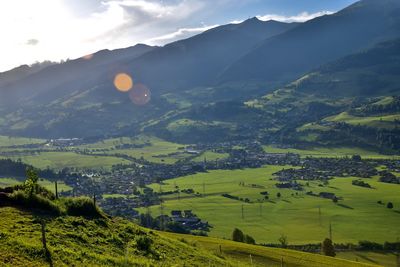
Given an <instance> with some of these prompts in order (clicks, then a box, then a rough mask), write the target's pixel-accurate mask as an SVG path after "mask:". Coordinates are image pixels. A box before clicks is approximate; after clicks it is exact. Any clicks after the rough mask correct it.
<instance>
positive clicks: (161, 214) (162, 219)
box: [160, 202, 164, 231]
mask: <svg viewBox="0 0 400 267" xmlns="http://www.w3.org/2000/svg"><path fill="white" fill-rule="evenodd" d="M160 224H161V225H160V228H161V229H160V230H161V231H164V206H163V204H162V202H160Z"/></svg>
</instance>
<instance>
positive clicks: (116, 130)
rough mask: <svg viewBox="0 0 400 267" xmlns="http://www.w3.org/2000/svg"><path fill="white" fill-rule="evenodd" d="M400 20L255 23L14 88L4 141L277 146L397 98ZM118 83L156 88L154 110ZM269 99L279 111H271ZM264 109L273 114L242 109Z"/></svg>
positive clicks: (29, 78)
mask: <svg viewBox="0 0 400 267" xmlns="http://www.w3.org/2000/svg"><path fill="white" fill-rule="evenodd" d="M398 14H400V1H397V0H396V1H394V0H379V1H378V0H363V1H360V2H357V3H356V4H353V5H351V6H350V7H347V8H345V9H343V10H342V11H339V12H338V13H336V14H333V15H327V16H323V17H319V18H315V19H313V20H310V21H308V22H305V23H299V24H298V23H292V24H287V23H282V22H276V21H266V22H265V21H260V20H258V19H257V18H252V19H249V20H246V21H244V22H242V23H239V24H229V25H224V26H220V27H216V28H213V29H210V30H208V31H206V32H204V33H202V34H199V35H196V36H193V37H191V38H188V39H185V40H181V41H177V42H173V43H171V44H168V45H166V46H164V47H150V46H146V45H137V46H134V47H131V48H127V49H119V50H115V51H108V50H102V51H99V52H97V53H95V54H93V55H88V56H85V57H83V58H79V59H76V60H71V61H68V62H66V63H63V64H57V65H54V66H49V67H47V68H44V69H42V70H40V71H38V72H35V73H33V74H29V75H25V76H21V79H20V80H18V81H15V82H12V83H9V84H8V85H7V86H1V81H0V94H1V98H0V133H2V134H8V135H14V134H19V135H29V136H38V137H48V138H52V137H77V136H78V137H93V136H106V135H116V136H118V135H134V134H137V133H139V132H143V131H151V133H152V134H159V135H163V136H162V137H164V138H170V139H173V138H178V137H179V136H181V137H182V138H184V139H182V140H184V141H185V142H190V138H193V137H194V136H195V135H196V138H197V137H198V138H200V139H202V140H203V139H204V138H206V139H207V138H208V136H210V138H211V139H213V138H214V139H215V140H217V139H218V140H223V139H224V138H253V137H257V138H262V139H264V140H272V141H274V142H276V140H281V139H282V138H280V137H279V136H277V135H278V134H279V129H280V128H282V127H285V128H287V129H291V126H293V125H290V124H293V123H298V122H304V123H306V122H308V121H310V120H318V119H322V118H324V116H326V115H334V113H335V112H337V111H340V110H341V109H342V108H343V106H342V104H343V103H346V104H348V103H351V102H352V100H351V98H357V97H359V98H360V101H361V102H362V101H366V98H368V97H380V96H387V95H388V94H398V93H399V90H398V88H397V87H396V86H397V81H398V77H399V73H398V72H397V71H396V70H397V69H399V68H398V63H397V62H398V56H397V55H398V49H399V47H398V42H399V41H398V40H399V39H400V16H397V15H398ZM378 43H380V44H379V45H377V44H378ZM120 72H126V73H128V74H129V75H131V77H132V78H133V82H134V84H138V83H143V84H145V85H147V86H148V88H149V89H150V91H151V101H150V102H149V104H148V105H146V106H135V105H133V104H132V102H131V101H130V99H129V96H128V94H124V93H121V92H119V91H117V90H115V87H114V85H113V79H114V77H115V75H116V74H117V73H120ZM3 75H4V74H3ZM0 76H1V74H0ZM293 81H294V82H293ZM338 81H341V82H338ZM279 88H282V89H279ZM277 89H278V90H277ZM285 90H286V91H290V93H287V92H285ZM282 92H284V93H283V94H281V93H282ZM266 94H268V95H269V97H272V98H273V99H272V100H269V101H265V98H263V97H262V96H263V95H266ZM338 98H339V99H340V100H339V101H338V102H339V103H340V105H337V106H335V105H336V103H335V104H334V107H332V105H331V102H332V101H333V99H338ZM254 99H256V101H255V102H257V101H258V102H260V103H267V106H268V108H267V109H263V108H257V105H258V104H256V105H254V106H252V105H248V104H244V102H246V103H252V102H253V100H254ZM313 102H317V103H313ZM308 104H310V106H311V108H309V107H308V106H307V105H308ZM296 105H297V106H296ZM259 106H261V107H263V104H260V105H259ZM344 106H345V105H344ZM321 107H323V108H324V109H325V110H326V111H327V112H326V113H320V110H319V109H321ZM307 112H311V113H312V114H308V113H307ZM214 113H216V114H214ZM298 116H300V117H301V118H300V117H298ZM186 119H188V120H186ZM296 121H297V122H296ZM285 124H287V125H285ZM195 126H196V127H195ZM300 126H301V125H300ZM191 127H192V128H193V129H198V128H204V129H205V130H204V129H201V131H198V132H195V131H192V130H191ZM171 129H172V130H174V129H175V130H176V129H178V130H180V133H181V135H179V136H174V132H173V131H170V130H171ZM188 129H189V130H188ZM271 129H274V130H271ZM181 130H182V131H181ZM210 131H211V132H210ZM227 131H229V134H225V135H220V133H224V132H225V133H226V132H227ZM176 132H177V131H176ZM182 133H185V136H184V135H183V134H182ZM186 133H188V134H186ZM266 135H271V136H272V137H271V138H269V137H268V136H266ZM182 140H175V141H182ZM196 140H197V139H196Z"/></svg>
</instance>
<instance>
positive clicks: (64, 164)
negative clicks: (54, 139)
mask: <svg viewBox="0 0 400 267" xmlns="http://www.w3.org/2000/svg"><path fill="white" fill-rule="evenodd" d="M8 158H11V159H13V160H18V159H21V161H22V162H24V163H27V164H30V165H32V166H34V167H36V168H40V169H46V168H50V169H56V170H60V169H63V168H77V169H110V168H111V167H112V166H113V165H116V164H130V163H131V162H130V161H129V160H125V159H121V158H117V157H112V156H91V155H82V154H78V153H75V152H68V151H67V152H65V151H60V152H41V153H36V154H33V155H31V154H25V155H24V154H22V155H16V156H9V157H8Z"/></svg>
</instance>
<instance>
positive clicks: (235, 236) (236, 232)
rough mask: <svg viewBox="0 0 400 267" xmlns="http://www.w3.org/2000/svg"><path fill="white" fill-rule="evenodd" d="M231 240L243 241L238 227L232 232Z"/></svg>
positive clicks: (242, 235)
mask: <svg viewBox="0 0 400 267" xmlns="http://www.w3.org/2000/svg"><path fill="white" fill-rule="evenodd" d="M232 240H233V241H236V242H243V241H244V234H243V232H242V231H241V230H239V229H238V228H235V229H234V230H233V232H232Z"/></svg>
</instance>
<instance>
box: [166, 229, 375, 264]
mask: <svg viewBox="0 0 400 267" xmlns="http://www.w3.org/2000/svg"><path fill="white" fill-rule="evenodd" d="M160 234H161V235H163V236H168V237H170V238H173V239H177V240H180V241H183V242H186V243H188V244H191V245H193V246H196V247H199V248H202V249H205V250H208V251H211V252H213V253H215V254H217V255H220V256H221V257H227V258H231V259H232V260H233V261H234V262H235V263H236V266H277V267H278V266H309V267H313V266H315V267H317V266H318V267H324V266H326V267H327V266H341V267H350V266H377V265H370V264H365V263H356V262H352V261H348V260H343V259H337V258H332V257H326V256H321V255H317V254H311V253H305V252H300V251H293V250H287V249H280V248H269V247H263V246H254V245H249V244H244V243H238V242H233V241H230V240H223V239H217V238H211V237H202V236H189V235H181V234H175V233H160Z"/></svg>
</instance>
